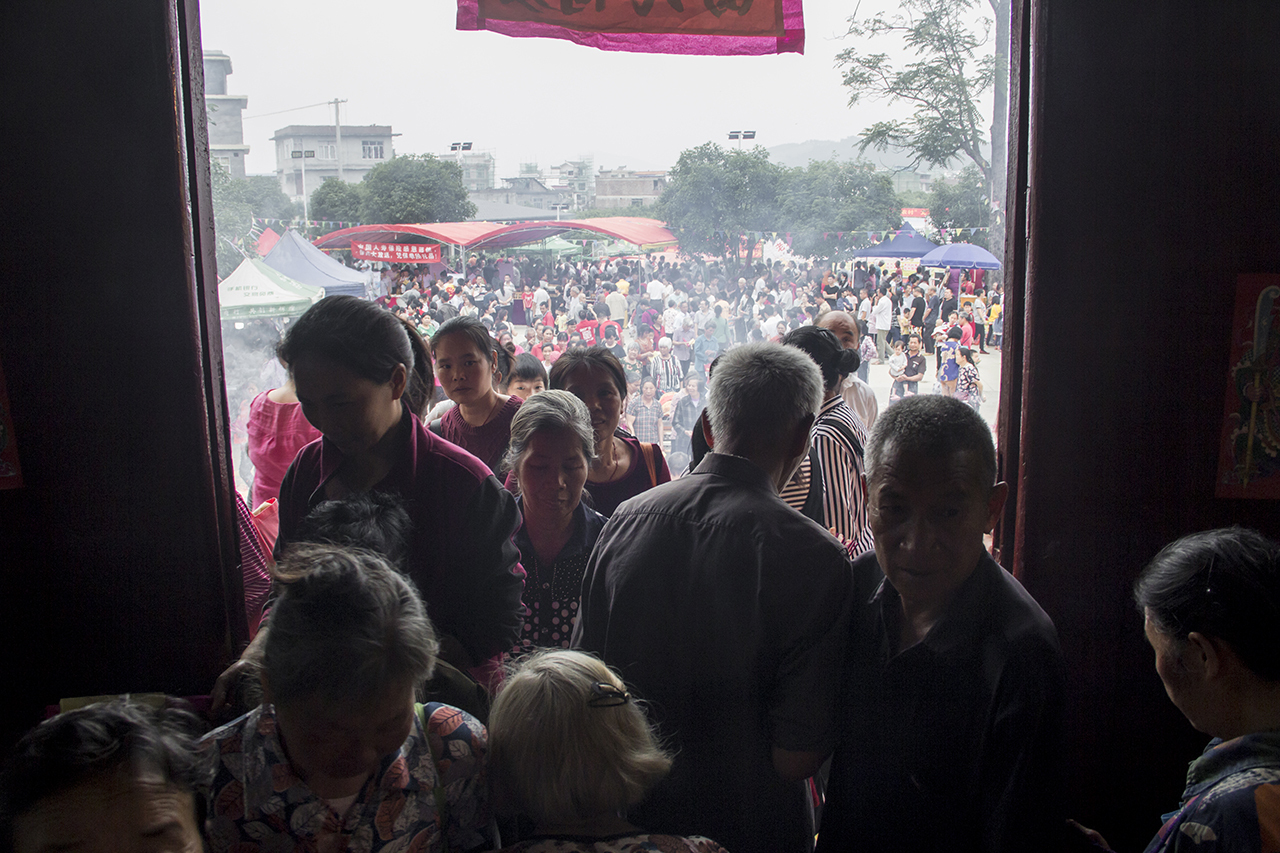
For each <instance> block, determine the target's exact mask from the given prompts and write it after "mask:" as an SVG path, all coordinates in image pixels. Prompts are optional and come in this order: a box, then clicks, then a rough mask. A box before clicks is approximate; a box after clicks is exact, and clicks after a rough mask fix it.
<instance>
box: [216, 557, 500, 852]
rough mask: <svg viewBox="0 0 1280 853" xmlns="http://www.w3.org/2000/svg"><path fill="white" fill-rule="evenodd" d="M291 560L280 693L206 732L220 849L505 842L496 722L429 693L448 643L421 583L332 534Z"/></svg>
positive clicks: (270, 670) (275, 622)
mask: <svg viewBox="0 0 1280 853" xmlns="http://www.w3.org/2000/svg"><path fill="white" fill-rule="evenodd" d="M279 574H280V577H281V581H282V583H283V584H284V592H283V594H282V595H281V597H280V599H279V600H278V601H277V602H276V605H275V607H273V608H272V610H271V617H270V619H271V621H270V626H271V627H270V631H269V632H268V634H267V640H266V643H265V648H264V650H263V662H262V686H263V693H264V696H265V699H266V701H264V702H263V704H262V705H260V706H259V707H258V708H256V709H255V710H253V711H251V712H250V713H248V714H247V715H245V716H243V717H241V718H240V719H238V720H235V721H234V722H231V723H228V724H227V725H225V726H223V727H222V728H219V729H216V730H214V731H213V732H210V733H209V734H208V735H206V736H205V738H204V739H203V740H202V741H201V752H202V756H203V760H204V762H205V772H204V778H203V781H202V783H201V794H202V795H203V796H204V798H205V805H206V814H207V815H208V818H207V821H206V824H205V830H206V836H207V839H208V842H209V847H208V849H209V850H210V851H211V853H223V851H230V850H235V851H237V853H250V851H256V850H262V851H269V850H315V851H318V853H327V851H334V853H340V851H349V853H374V851H381V850H407V849H413V850H422V851H427V850H430V851H445V850H474V849H490V848H491V846H492V843H493V835H492V833H491V832H490V827H491V825H492V824H491V820H490V819H489V815H488V795H487V785H486V781H485V773H484V758H485V751H486V747H487V745H486V738H485V732H484V728H483V727H482V726H481V725H480V723H479V722H478V721H477V720H476V719H475V718H473V717H471V716H470V715H468V714H467V713H465V712H463V711H460V710H458V709H457V708H452V707H450V706H448V705H438V704H434V703H433V704H430V705H427V706H425V708H424V707H422V706H416V705H415V703H414V693H415V690H416V688H417V686H418V685H419V684H420V683H421V682H422V681H423V680H424V679H426V678H427V677H428V676H429V675H430V674H431V671H432V669H433V668H434V666H435V660H436V652H437V648H438V644H437V640H436V635H435V630H434V629H433V628H432V626H431V623H430V621H428V619H427V614H426V609H425V608H424V607H423V605H422V601H421V599H420V598H419V597H418V594H417V591H416V590H414V588H413V586H412V584H411V583H410V582H409V581H408V580H406V579H405V578H404V577H403V576H402V575H400V574H399V573H397V572H396V571H395V570H394V569H392V568H391V567H390V566H389V565H388V564H387V563H386V562H384V561H383V560H382V559H381V558H380V557H377V556H374V555H372V554H369V553H367V552H357V551H347V550H344V549H341V548H336V547H330V546H323V547H322V546H297V548H296V549H295V550H294V551H293V552H292V553H291V554H290V555H289V556H288V557H287V558H286V560H285V561H283V562H282V563H281V567H280V572H279ZM438 804H439V805H438ZM440 805H443V806H444V808H441V807H440Z"/></svg>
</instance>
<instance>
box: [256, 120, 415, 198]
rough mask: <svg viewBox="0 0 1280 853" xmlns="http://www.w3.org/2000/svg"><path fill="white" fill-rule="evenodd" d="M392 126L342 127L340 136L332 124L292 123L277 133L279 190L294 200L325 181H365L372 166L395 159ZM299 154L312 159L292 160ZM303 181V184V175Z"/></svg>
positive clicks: (311, 191) (309, 192)
mask: <svg viewBox="0 0 1280 853" xmlns="http://www.w3.org/2000/svg"><path fill="white" fill-rule="evenodd" d="M393 136H394V134H393V133H392V132H391V125H385V124H373V125H347V124H344V125H342V133H341V134H338V133H337V128H335V126H334V125H331V124H291V125H289V126H288V127H282V128H280V129H279V130H277V131H276V133H275V136H273V137H272V140H273V141H274V142H275V144H276V177H278V178H279V179H280V189H281V190H283V191H284V194H285V195H287V196H289V197H290V198H292V199H293V200H294V201H301V200H302V197H303V196H304V195H305V196H310V195H311V193H313V192H315V190H316V188H317V187H318V186H320V185H321V184H323V183H324V181H325V179H326V178H340V179H342V180H344V181H346V182H347V183H349V184H358V183H360V181H362V180H364V176H365V175H367V174H369V172H370V171H371V170H372V169H373V167H374V166H377V165H378V164H379V163H385V162H387V161H388V160H390V159H391V158H392V157H394V156H395V151H394V150H393V149H392V147H391V143H392V137H393ZM295 152H300V153H301V154H302V155H306V154H307V153H308V152H310V153H311V154H312V156H309V157H308V156H300V157H295V156H294V153H295ZM304 172H305V173H306V182H305V185H304V182H303V177H302V176H303V173H304Z"/></svg>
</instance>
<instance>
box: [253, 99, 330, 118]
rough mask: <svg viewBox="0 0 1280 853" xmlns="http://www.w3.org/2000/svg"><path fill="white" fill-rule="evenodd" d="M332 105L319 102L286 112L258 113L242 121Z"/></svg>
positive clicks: (292, 108)
mask: <svg viewBox="0 0 1280 853" xmlns="http://www.w3.org/2000/svg"><path fill="white" fill-rule="evenodd" d="M332 103H333V101H321V102H320V103H318V104H307V105H306V106H305V107H290V108H289V109H287V110H276V111H275V112H273V113H258V114H257V115H256V116H245V117H244V119H251V118H266V117H267V116H278V115H280V114H281V113H294V112H297V111H298V110H309V109H311V108H312V107H327V106H329V105H330V104H332Z"/></svg>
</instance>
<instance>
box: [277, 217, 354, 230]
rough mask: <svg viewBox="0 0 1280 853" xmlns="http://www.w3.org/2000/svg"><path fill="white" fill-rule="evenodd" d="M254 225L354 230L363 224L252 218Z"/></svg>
mask: <svg viewBox="0 0 1280 853" xmlns="http://www.w3.org/2000/svg"><path fill="white" fill-rule="evenodd" d="M253 224H254V225H261V226H263V227H267V226H278V227H280V228H290V227H293V228H298V227H303V228H328V227H329V226H332V225H336V226H337V227H339V228H355V227H356V226H359V225H363V224H364V223H363V222H335V221H332V220H329V219H266V218H263V217H260V216H255V217H253Z"/></svg>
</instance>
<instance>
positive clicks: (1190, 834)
mask: <svg viewBox="0 0 1280 853" xmlns="http://www.w3.org/2000/svg"><path fill="white" fill-rule="evenodd" d="M1164 820H1165V823H1164V826H1162V827H1161V828H1160V832H1159V833H1157V835H1156V837H1155V838H1153V839H1152V840H1151V844H1150V845H1148V847H1147V853H1183V851H1196V853H1201V851H1203V853H1274V851H1277V850H1280V732H1259V733H1257V734H1251V735H1245V736H1244V737H1238V738H1235V739H1234V740H1229V741H1225V742H1223V741H1218V740H1214V741H1212V742H1211V743H1210V744H1209V746H1208V747H1207V748H1206V749H1205V751H1204V754H1203V755H1201V756H1200V757H1199V758H1197V759H1196V760H1195V761H1193V762H1192V763H1191V768H1190V769H1189V770H1188V771H1187V788H1186V791H1184V792H1183V794H1182V807H1181V808H1180V809H1178V811H1176V812H1174V813H1173V814H1167V815H1165V816H1164Z"/></svg>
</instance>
